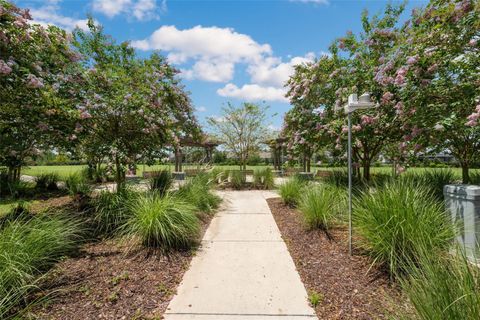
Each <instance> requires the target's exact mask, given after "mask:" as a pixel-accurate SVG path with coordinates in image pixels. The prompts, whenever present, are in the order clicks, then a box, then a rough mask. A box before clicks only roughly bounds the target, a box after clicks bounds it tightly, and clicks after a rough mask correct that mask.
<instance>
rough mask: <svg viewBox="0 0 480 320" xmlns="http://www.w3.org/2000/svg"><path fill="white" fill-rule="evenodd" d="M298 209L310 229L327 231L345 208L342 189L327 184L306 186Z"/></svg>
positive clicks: (344, 197)
mask: <svg viewBox="0 0 480 320" xmlns="http://www.w3.org/2000/svg"><path fill="white" fill-rule="evenodd" d="M298 209H299V210H300V212H301V213H302V215H303V219H304V221H305V224H306V225H307V226H308V227H309V228H310V229H321V230H323V231H325V232H326V233H327V235H328V234H329V233H328V231H329V229H330V227H331V225H332V224H333V223H334V221H335V220H337V219H339V218H341V216H342V215H343V214H344V213H345V212H346V210H347V201H346V193H345V191H344V189H341V188H339V187H334V186H328V185H319V186H315V187H313V188H308V189H306V190H305V192H304V193H303V194H302V196H301V197H300V201H299V204H298Z"/></svg>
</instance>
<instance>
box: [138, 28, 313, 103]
mask: <svg viewBox="0 0 480 320" xmlns="http://www.w3.org/2000/svg"><path fill="white" fill-rule="evenodd" d="M132 45H133V46H134V47H135V48H137V49H139V50H143V51H148V50H161V51H164V52H165V54H166V55H167V58H168V60H169V62H171V63H173V64H176V65H180V69H181V72H182V76H183V77H184V78H186V79H189V80H193V79H197V80H203V81H210V82H219V83H228V82H231V81H232V79H234V76H235V69H236V67H237V65H238V64H242V65H245V66H246V71H247V73H248V75H249V76H250V81H249V83H247V84H244V85H243V86H237V85H235V84H233V83H228V84H226V85H225V86H224V87H223V88H221V89H218V90H217V93H218V94H219V95H221V96H223V97H232V98H240V99H246V100H256V101H258V100H265V101H280V102H287V101H288V100H287V99H286V98H285V97H284V95H285V93H286V92H285V89H284V88H283V86H284V84H285V82H286V81H287V80H288V78H289V77H290V76H291V75H292V74H293V72H294V66H295V65H296V64H301V63H305V62H310V61H313V60H314V58H315V54H314V53H312V52H309V53H307V54H306V55H304V56H297V57H291V56H289V58H288V60H287V61H283V60H282V59H281V58H280V57H276V56H274V55H273V52H272V49H271V47H270V45H269V44H261V43H258V42H256V41H255V40H254V39H252V38H251V37H250V36H249V35H246V34H241V33H238V32H236V31H235V30H234V29H231V28H219V27H215V26H212V27H203V26H195V27H193V28H190V29H183V30H180V29H177V27H175V26H162V27H160V28H159V29H157V30H156V31H155V32H153V33H152V35H151V36H149V37H148V38H146V39H141V40H136V41H133V42H132Z"/></svg>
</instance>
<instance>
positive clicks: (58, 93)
mask: <svg viewBox="0 0 480 320" xmlns="http://www.w3.org/2000/svg"><path fill="white" fill-rule="evenodd" d="M79 58H80V56H79V55H78V53H77V52H75V51H74V50H72V46H71V41H70V38H69V35H68V34H67V33H66V32H65V31H63V30H61V29H59V28H56V27H53V26H52V27H48V28H44V27H42V26H39V25H33V24H31V17H30V14H29V12H28V10H23V9H20V8H18V7H16V6H15V5H14V4H12V3H10V2H7V1H4V0H0V88H1V90H0V165H3V166H6V167H7V168H8V177H9V180H10V181H17V180H18V179H19V178H20V169H21V167H22V166H23V165H24V163H25V160H26V159H28V158H35V157H36V156H37V155H38V154H39V153H40V152H41V150H42V149H51V148H53V147H56V148H59V147H63V146H67V145H69V144H70V138H71V134H72V132H73V128H74V122H75V119H76V118H77V117H78V112H76V111H75V110H74V108H73V107H72V106H74V105H75V104H76V101H77V99H78V95H77V92H78V91H77V90H76V88H77V86H78V84H79V83H80V82H81V79H82V78H81V72H80V69H79V65H78V63H77V60H78V59H79Z"/></svg>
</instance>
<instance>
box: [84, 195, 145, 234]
mask: <svg viewBox="0 0 480 320" xmlns="http://www.w3.org/2000/svg"><path fill="white" fill-rule="evenodd" d="M137 197H138V195H137V193H136V192H135V191H133V190H132V189H130V188H128V187H125V188H122V189H119V190H118V191H117V192H110V191H103V192H101V193H100V194H99V195H98V196H96V197H95V198H93V199H92V206H93V224H94V226H93V227H94V229H95V233H96V234H99V235H106V236H113V235H115V234H117V233H118V231H119V228H120V227H121V226H123V225H124V224H125V223H126V221H127V220H128V218H129V217H130V216H131V211H130V204H131V203H132V202H133V201H135V199H136V198H137Z"/></svg>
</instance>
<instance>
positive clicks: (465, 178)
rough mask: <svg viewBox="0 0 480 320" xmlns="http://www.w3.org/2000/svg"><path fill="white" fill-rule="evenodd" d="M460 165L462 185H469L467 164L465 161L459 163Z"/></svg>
mask: <svg viewBox="0 0 480 320" xmlns="http://www.w3.org/2000/svg"><path fill="white" fill-rule="evenodd" d="M461 165H462V183H465V184H467V183H469V182H470V175H469V172H468V163H467V162H465V161H462V162H461Z"/></svg>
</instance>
